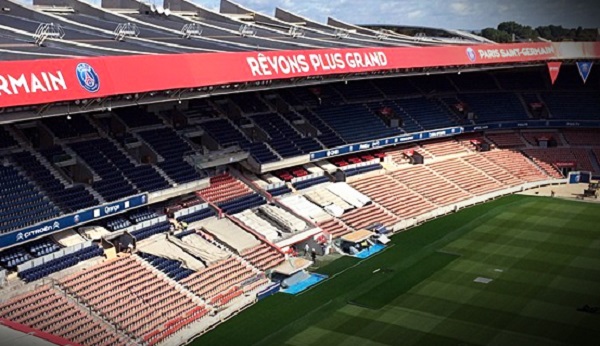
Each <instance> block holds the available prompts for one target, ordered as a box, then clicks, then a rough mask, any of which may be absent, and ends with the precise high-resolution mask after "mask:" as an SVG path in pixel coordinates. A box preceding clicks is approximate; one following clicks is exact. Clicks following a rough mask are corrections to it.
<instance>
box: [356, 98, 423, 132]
mask: <svg viewBox="0 0 600 346" xmlns="http://www.w3.org/2000/svg"><path fill="white" fill-rule="evenodd" d="M398 102H400V101H393V100H382V101H377V102H369V103H367V104H365V106H366V107H367V108H369V110H370V111H371V112H372V113H373V114H378V113H380V112H381V111H382V109H383V108H385V107H389V108H391V109H392V111H393V114H394V115H395V116H397V117H400V118H402V123H401V125H402V126H401V128H402V129H403V130H404V131H405V132H407V133H411V132H419V131H422V130H423V127H422V126H421V125H420V124H419V123H418V122H416V121H415V120H414V119H413V118H411V117H410V116H408V115H407V113H406V111H405V110H404V109H402V108H401V107H400V106H399V105H398Z"/></svg>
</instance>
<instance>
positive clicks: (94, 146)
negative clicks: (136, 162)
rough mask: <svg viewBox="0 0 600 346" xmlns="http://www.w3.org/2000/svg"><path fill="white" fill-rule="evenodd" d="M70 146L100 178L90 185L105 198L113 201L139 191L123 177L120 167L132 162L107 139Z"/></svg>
mask: <svg viewBox="0 0 600 346" xmlns="http://www.w3.org/2000/svg"><path fill="white" fill-rule="evenodd" d="M70 147H71V148H72V149H73V150H74V151H75V152H76V153H77V155H78V156H79V157H80V158H82V159H83V160H84V161H85V162H86V163H87V164H88V166H90V168H92V169H93V170H94V172H96V174H98V176H100V178H102V180H100V181H96V182H94V183H93V184H92V187H93V188H94V190H96V191H98V193H100V194H101V195H102V197H103V198H104V199H105V200H107V201H114V200H117V199H120V198H124V197H128V196H131V195H135V194H136V193H138V192H139V190H138V189H136V188H135V187H134V186H133V185H132V184H131V183H130V182H129V181H128V180H126V179H125V175H124V172H123V171H122V170H121V169H120V167H122V168H123V169H126V168H129V167H131V166H133V164H132V163H131V162H130V161H129V160H128V159H127V158H126V157H125V156H124V155H123V154H121V153H120V152H118V151H117V149H116V148H115V147H114V146H113V145H112V143H110V142H109V141H108V140H107V139H95V140H92V141H86V142H78V143H72V144H70ZM113 158H114V159H115V161H113ZM130 165H131V166H130Z"/></svg>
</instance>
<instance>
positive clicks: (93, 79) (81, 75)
mask: <svg viewBox="0 0 600 346" xmlns="http://www.w3.org/2000/svg"><path fill="white" fill-rule="evenodd" d="M76 72H77V80H78V81H79V85H81V87H82V88H84V89H85V90H87V91H88V92H91V93H95V92H96V91H98V90H99V89H100V79H99V78H98V74H96V71H94V69H93V68H92V66H90V65H89V64H86V63H84V62H82V63H79V64H78V65H77V68H76Z"/></svg>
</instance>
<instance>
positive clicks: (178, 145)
mask: <svg viewBox="0 0 600 346" xmlns="http://www.w3.org/2000/svg"><path fill="white" fill-rule="evenodd" d="M139 135H140V137H142V139H143V140H144V141H146V142H147V143H148V144H150V146H151V147H152V148H153V149H154V150H155V151H156V152H157V153H158V154H159V155H160V156H162V157H163V159H164V161H163V162H160V163H158V167H160V168H161V169H162V170H163V171H164V172H165V173H167V175H168V176H169V177H170V178H171V179H173V180H174V181H175V182H176V183H178V184H184V183H189V182H190V181H194V180H200V179H202V178H204V175H203V174H201V173H199V172H198V171H197V170H196V169H194V167H192V166H191V165H189V164H188V163H187V162H185V161H184V159H183V157H184V155H186V154H189V153H191V152H193V149H192V147H191V146H190V145H189V144H188V143H187V142H185V141H184V140H183V139H182V138H181V137H180V136H179V135H177V133H176V132H175V131H173V130H172V129H170V128H161V129H157V130H148V131H142V132H139Z"/></svg>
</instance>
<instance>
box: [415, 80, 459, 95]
mask: <svg viewBox="0 0 600 346" xmlns="http://www.w3.org/2000/svg"><path fill="white" fill-rule="evenodd" d="M410 80H411V82H412V83H413V84H414V85H415V86H416V87H417V88H419V89H420V90H421V91H422V92H423V93H425V94H429V93H434V92H438V93H440V92H456V88H455V87H454V86H453V85H452V83H450V79H448V77H447V76H439V78H431V77H430V76H418V77H412V78H411V79H410Z"/></svg>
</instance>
